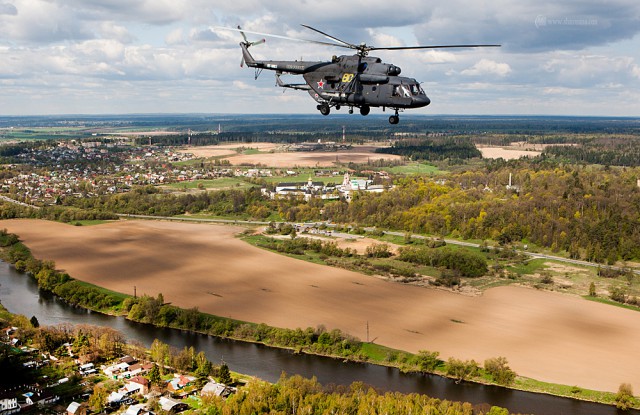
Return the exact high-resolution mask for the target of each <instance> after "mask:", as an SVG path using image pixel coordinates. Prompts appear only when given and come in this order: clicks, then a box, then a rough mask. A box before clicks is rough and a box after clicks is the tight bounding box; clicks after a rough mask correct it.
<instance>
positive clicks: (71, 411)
mask: <svg viewBox="0 0 640 415" xmlns="http://www.w3.org/2000/svg"><path fill="white" fill-rule="evenodd" d="M86 413H87V408H85V407H84V406H83V405H82V404H80V403H78V402H71V403H70V404H69V406H67V415H85V414H86Z"/></svg>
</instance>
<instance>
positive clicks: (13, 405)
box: [0, 391, 20, 415]
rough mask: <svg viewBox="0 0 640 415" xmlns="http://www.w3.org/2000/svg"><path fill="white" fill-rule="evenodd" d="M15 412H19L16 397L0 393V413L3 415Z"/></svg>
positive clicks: (7, 393)
mask: <svg viewBox="0 0 640 415" xmlns="http://www.w3.org/2000/svg"><path fill="white" fill-rule="evenodd" d="M16 412H20V407H19V406H18V397H17V396H15V394H12V393H9V392H6V391H3V392H0V413H2V414H3V415H4V414H14V413H16Z"/></svg>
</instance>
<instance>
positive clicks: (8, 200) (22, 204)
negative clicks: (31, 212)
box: [0, 196, 40, 209]
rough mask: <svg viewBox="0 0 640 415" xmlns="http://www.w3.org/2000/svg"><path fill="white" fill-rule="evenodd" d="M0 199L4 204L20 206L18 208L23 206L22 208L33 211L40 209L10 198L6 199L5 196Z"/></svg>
mask: <svg viewBox="0 0 640 415" xmlns="http://www.w3.org/2000/svg"><path fill="white" fill-rule="evenodd" d="M0 199H2V200H4V201H5V202H9V203H13V204H14V205H20V206H24V207H29V208H33V209H40V206H34V205H29V204H27V203H24V202H19V201H17V200H14V199H11V198H10V197H7V196H0Z"/></svg>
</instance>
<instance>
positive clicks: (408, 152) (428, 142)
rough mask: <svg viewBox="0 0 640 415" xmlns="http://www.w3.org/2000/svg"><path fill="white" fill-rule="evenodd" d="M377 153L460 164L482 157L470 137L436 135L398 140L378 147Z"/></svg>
mask: <svg viewBox="0 0 640 415" xmlns="http://www.w3.org/2000/svg"><path fill="white" fill-rule="evenodd" d="M376 153H383V154H395V155H398V156H403V157H407V158H409V160H424V161H441V160H449V162H450V164H459V163H460V161H461V160H466V159H471V158H474V157H482V154H481V153H480V151H479V150H478V149H477V148H476V146H475V145H474V144H473V143H472V142H471V139H470V138H469V137H435V138H422V139H417V138H416V139H407V140H398V141H396V142H395V143H393V145H392V146H391V147H381V148H378V149H376Z"/></svg>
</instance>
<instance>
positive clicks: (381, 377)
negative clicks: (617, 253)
mask: <svg viewBox="0 0 640 415" xmlns="http://www.w3.org/2000/svg"><path fill="white" fill-rule="evenodd" d="M0 302H2V304H3V305H4V306H5V307H6V308H7V309H8V310H9V311H11V312H13V313H17V314H23V315H25V316H27V317H28V318H30V317H31V316H36V317H37V319H38V321H39V322H40V324H41V325H55V324H60V323H71V324H93V325H97V326H108V327H112V328H114V329H116V330H119V331H121V332H122V333H124V335H125V336H126V338H127V339H130V340H137V341H139V342H141V343H142V344H144V345H146V346H150V345H151V343H152V342H153V340H154V339H156V338H157V339H159V340H161V341H162V342H164V343H167V344H170V345H172V346H175V347H177V348H180V349H182V348H183V347H185V346H193V347H194V348H195V349H196V350H197V351H204V352H205V354H206V355H207V357H208V358H209V360H211V361H212V362H214V363H215V364H217V363H220V362H222V361H224V362H226V363H227V364H228V365H229V367H230V368H231V370H234V371H236V372H240V373H245V374H248V375H253V376H256V377H259V378H261V379H264V380H267V381H271V382H274V381H276V380H277V379H278V378H279V377H280V374H281V373H282V372H286V373H287V374H289V375H293V374H299V375H302V376H304V377H307V378H311V377H312V376H315V377H316V378H317V379H318V381H319V382H320V383H322V384H331V383H334V384H340V385H348V384H350V383H352V382H354V381H362V382H364V383H366V384H369V385H372V386H374V387H376V388H377V389H379V390H384V391H399V392H403V393H411V392H416V393H424V394H427V395H429V396H432V397H435V398H440V399H448V400H454V401H465V402H471V403H472V404H480V403H489V404H491V405H496V406H501V407H505V408H508V409H509V411H511V412H516V413H531V414H537V415H557V414H567V415H569V414H572V415H614V414H618V413H619V412H618V411H617V410H616V409H615V408H613V407H611V406H607V405H600V404H594V403H589V402H581V401H576V400H573V399H567V398H558V397H554V396H548V395H542V394H535V393H529V392H521V391H514V390H510V389H506V388H500V387H497V386H487V385H479V384H474V383H466V382H463V383H461V384H456V383H455V382H453V381H452V380H450V379H447V378H443V377H441V376H436V375H420V374H404V373H401V372H400V371H399V370H397V369H394V368H387V367H383V366H377V365H372V364H364V363H344V362H342V361H341V360H336V359H330V358H325V357H320V356H311V355H305V354H295V353H292V352H291V351H288V350H282V349H276V348H270V347H266V346H263V345H258V344H252V343H244V342H238V341H233V340H227V339H220V338H216V337H211V336H205V335H201V334H193V333H188V332H183V331H180V330H174V329H164V328H157V327H154V326H151V325H148V324H141V323H134V322H131V321H128V320H126V319H124V318H123V317H111V316H106V315H103V314H100V313H95V312H91V311H87V310H84V309H82V308H77V307H72V306H69V305H67V304H66V303H64V302H63V301H61V300H60V299H58V298H57V297H55V296H53V295H51V294H49V293H45V292H42V291H40V290H39V289H38V286H37V284H36V282H35V280H34V279H33V278H30V277H28V276H27V275H25V274H21V273H19V272H16V271H15V270H14V269H13V267H11V266H10V265H8V264H6V263H4V262H0ZM625 414H635V415H640V411H630V412H625Z"/></svg>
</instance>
